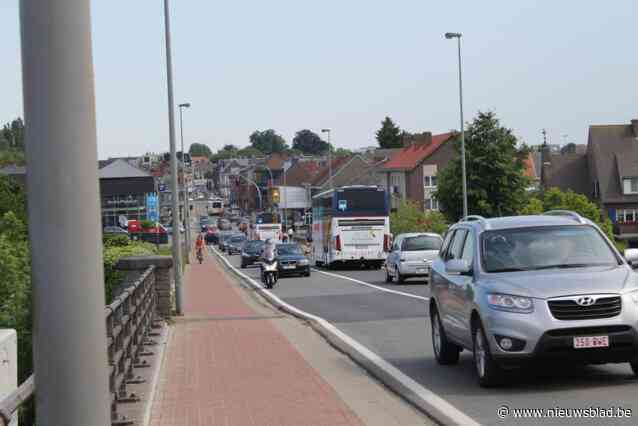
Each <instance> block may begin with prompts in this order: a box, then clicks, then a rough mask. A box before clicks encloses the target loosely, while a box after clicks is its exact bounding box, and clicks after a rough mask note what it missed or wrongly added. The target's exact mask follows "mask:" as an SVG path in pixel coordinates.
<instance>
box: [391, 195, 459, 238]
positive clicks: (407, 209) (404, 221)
mask: <svg viewBox="0 0 638 426" xmlns="http://www.w3.org/2000/svg"><path fill="white" fill-rule="evenodd" d="M447 228H448V225H447V223H446V222H445V218H444V217H443V215H442V214H441V213H439V212H437V211H429V212H423V211H422V210H421V209H420V208H419V205H418V204H417V203H415V202H413V201H409V200H404V201H402V202H401V205H400V206H399V209H398V210H397V211H396V212H394V213H391V214H390V232H392V234H393V235H395V236H396V235H399V234H403V233H406V232H434V233H437V234H443V233H445V231H447Z"/></svg>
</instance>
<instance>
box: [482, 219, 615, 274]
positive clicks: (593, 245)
mask: <svg viewBox="0 0 638 426" xmlns="http://www.w3.org/2000/svg"><path fill="white" fill-rule="evenodd" d="M618 264H619V260H618V259H617V258H616V256H615V254H614V253H613V251H612V250H611V248H610V247H609V245H608V244H607V243H606V242H605V240H604V239H603V238H602V236H601V235H600V233H598V231H596V229H594V228H592V227H591V226H552V227H543V228H524V229H509V230H500V231H488V232H485V233H484V234H483V265H484V267H485V270H486V271H487V272H512V271H530V270H538V269H552V268H580V267H586V266H603V265H618Z"/></svg>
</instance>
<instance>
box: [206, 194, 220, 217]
mask: <svg viewBox="0 0 638 426" xmlns="http://www.w3.org/2000/svg"><path fill="white" fill-rule="evenodd" d="M222 214H224V200H223V199H221V198H211V199H210V200H208V215H209V216H221V215H222Z"/></svg>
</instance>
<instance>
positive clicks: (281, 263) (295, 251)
mask: <svg viewBox="0 0 638 426" xmlns="http://www.w3.org/2000/svg"><path fill="white" fill-rule="evenodd" d="M277 268H278V270H279V276H283V275H296V274H299V275H303V276H305V277H309V276H310V262H309V261H308V259H307V258H306V256H305V255H304V252H303V250H302V248H301V246H300V245H299V244H288V243H286V244H277Z"/></svg>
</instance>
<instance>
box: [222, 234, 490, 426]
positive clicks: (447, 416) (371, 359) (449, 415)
mask: <svg viewBox="0 0 638 426" xmlns="http://www.w3.org/2000/svg"><path fill="white" fill-rule="evenodd" d="M210 250H211V251H212V252H213V253H215V254H216V255H217V257H218V258H219V259H221V260H222V261H223V262H224V263H225V264H226V266H227V267H229V268H231V269H232V270H233V272H235V273H236V274H237V275H239V276H241V277H242V278H244V279H245V280H246V281H247V282H248V283H249V284H251V285H252V286H253V287H254V288H255V290H256V291H258V292H259V293H261V294H262V295H263V296H264V297H266V298H267V299H268V300H270V301H271V303H273V304H275V305H276V306H280V307H282V308H283V309H284V310H286V311H288V312H289V313H293V314H294V315H296V316H299V317H301V318H305V319H306V320H311V321H314V322H315V323H317V324H318V326H319V327H320V328H322V329H323V330H324V331H325V332H327V333H328V334H331V335H332V336H334V337H336V338H337V339H338V340H341V341H343V342H344V343H345V344H346V345H348V346H349V347H350V348H351V351H352V353H351V354H350V355H351V356H352V357H353V358H354V359H357V358H358V357H360V358H363V359H364V360H366V361H367V362H368V363H369V364H372V365H374V366H375V367H376V369H377V370H378V371H380V372H382V373H383V374H385V375H387V376H391V377H393V379H394V380H395V381H396V382H398V383H400V384H401V386H402V387H403V388H404V389H407V390H409V392H408V394H407V395H404V396H405V397H406V398H407V399H409V400H411V401H413V399H412V396H411V395H409V394H410V393H411V394H412V395H415V396H416V397H417V398H418V400H419V401H418V403H417V405H418V406H426V407H427V408H428V410H427V411H429V414H430V415H431V416H433V417H434V418H435V419H438V420H439V421H442V422H443V423H445V424H454V425H462V426H480V423H478V422H477V421H475V420H474V419H472V418H471V417H469V416H468V415H466V414H465V413H463V412H462V411H461V410H459V409H458V408H456V407H455V406H453V405H452V404H450V403H449V402H447V401H446V400H445V399H443V398H441V397H440V396H439V395H437V394H436V393H434V392H432V391H431V390H429V389H427V388H426V387H424V386H422V385H421V384H419V383H417V382H416V381H415V380H414V379H412V378H411V377H409V376H407V375H406V374H405V373H403V372H402V371H401V370H399V369H398V368H396V367H395V366H393V365H392V364H390V363H389V362H387V361H386V360H385V359H383V358H381V357H380V356H379V355H377V354H376V353H374V352H372V350H370V349H369V348H368V347H367V346H364V345H362V344H361V343H359V342H358V341H357V340H355V339H353V338H352V337H350V336H349V335H347V334H346V333H344V332H343V331H341V330H340V329H338V328H337V327H336V326H334V325H332V324H331V323H330V322H328V321H327V320H325V319H323V318H322V317H319V316H316V315H313V314H310V313H308V312H305V311H302V310H301V309H298V308H296V307H294V306H292V305H290V304H288V303H286V302H284V301H283V300H282V299H280V298H279V297H278V296H276V295H275V294H274V293H273V292H272V291H270V290H266V289H265V288H264V287H263V286H262V285H261V283H259V282H257V281H255V280H254V279H252V278H250V277H249V276H248V275H246V274H244V273H243V272H241V271H240V270H239V269H237V268H236V267H235V266H234V265H233V264H232V263H231V262H230V260H229V259H227V258H226V256H224V255H223V254H222V253H220V252H219V251H218V250H217V249H215V248H214V247H210ZM317 272H321V273H324V274H328V275H334V276H335V277H339V278H348V277H344V276H343V275H337V274H330V273H328V272H323V271H317ZM355 281H356V280H355ZM359 283H360V284H366V285H370V286H372V284H368V283H364V282H363V281H360V282H359ZM374 287H377V286H374ZM379 289H381V290H384V291H390V292H395V291H393V290H388V289H383V288H382V287H379ZM395 293H401V292H395ZM402 295H404V296H410V297H415V298H420V299H423V297H420V296H414V295H409V294H408V293H403V294H402ZM321 334H323V333H321ZM330 340H331V339H330Z"/></svg>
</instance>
